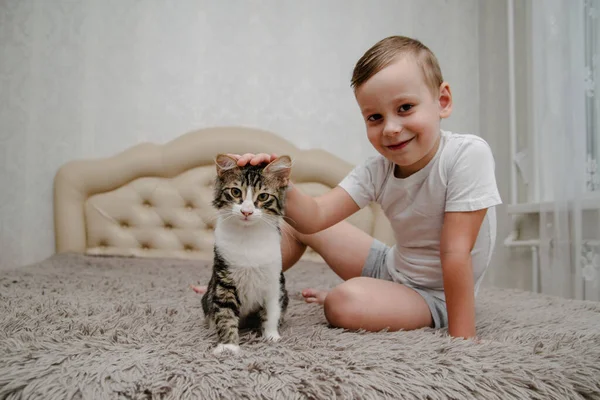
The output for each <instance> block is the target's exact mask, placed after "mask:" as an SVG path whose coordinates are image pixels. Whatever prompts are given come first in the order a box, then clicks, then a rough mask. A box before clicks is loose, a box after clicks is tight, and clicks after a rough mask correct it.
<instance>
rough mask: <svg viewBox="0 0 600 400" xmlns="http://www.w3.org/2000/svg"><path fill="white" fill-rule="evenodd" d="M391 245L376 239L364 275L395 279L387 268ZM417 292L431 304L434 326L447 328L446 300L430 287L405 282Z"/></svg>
mask: <svg viewBox="0 0 600 400" xmlns="http://www.w3.org/2000/svg"><path fill="white" fill-rule="evenodd" d="M388 250H389V247H388V246H387V245H386V244H384V243H382V242H380V241H379V240H377V239H375V240H374V241H373V244H372V245H371V251H370V252H369V256H368V257H367V261H366V262H365V265H364V267H363V270H362V274H361V275H362V276H366V277H370V278H377V279H383V280H386V281H393V279H392V277H391V276H390V273H389V272H388V270H387V266H386V258H387V254H388ZM404 286H407V287H409V288H411V289H413V290H414V291H415V292H417V293H419V294H420V295H421V297H423V299H424V300H425V302H426V303H427V305H428V306H429V311H430V312H431V318H432V319H433V328H446V327H447V326H448V312H447V311H446V302H445V301H444V300H442V299H438V298H437V297H435V296H434V295H433V294H431V293H430V290H429V289H426V288H421V287H415V286H412V285H408V284H404Z"/></svg>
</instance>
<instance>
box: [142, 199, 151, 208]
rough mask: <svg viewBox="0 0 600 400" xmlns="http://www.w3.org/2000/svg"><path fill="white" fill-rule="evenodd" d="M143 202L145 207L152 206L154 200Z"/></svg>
mask: <svg viewBox="0 0 600 400" xmlns="http://www.w3.org/2000/svg"><path fill="white" fill-rule="evenodd" d="M142 204H143V205H144V207H152V202H150V200H144V202H143V203H142Z"/></svg>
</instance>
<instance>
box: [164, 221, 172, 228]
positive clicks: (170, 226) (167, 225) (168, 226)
mask: <svg viewBox="0 0 600 400" xmlns="http://www.w3.org/2000/svg"><path fill="white" fill-rule="evenodd" d="M165 229H173V224H172V223H170V222H165Z"/></svg>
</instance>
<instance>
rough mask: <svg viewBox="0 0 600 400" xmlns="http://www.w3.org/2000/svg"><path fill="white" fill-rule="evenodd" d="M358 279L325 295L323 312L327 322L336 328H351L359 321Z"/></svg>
mask: <svg viewBox="0 0 600 400" xmlns="http://www.w3.org/2000/svg"><path fill="white" fill-rule="evenodd" d="M359 281H360V278H353V279H350V280H348V281H346V282H344V283H342V284H341V285H339V286H337V287H336V288H335V289H333V290H332V291H331V292H329V293H328V294H327V297H326V298H325V303H324V304H323V311H324V312H325V318H327V322H329V323H330V324H331V325H333V326H335V327H338V328H353V327H354V326H355V325H356V324H357V322H359V321H358V320H359V319H360V309H361V302H362V297H363V296H362V289H361V287H360V284H359V283H360V282H359Z"/></svg>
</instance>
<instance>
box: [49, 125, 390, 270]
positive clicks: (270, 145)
mask: <svg viewBox="0 0 600 400" xmlns="http://www.w3.org/2000/svg"><path fill="white" fill-rule="evenodd" d="M247 152H268V153H276V154H279V155H283V154H287V155H289V156H291V157H292V159H293V168H292V180H293V181H294V183H295V184H296V186H298V187H299V188H301V189H302V190H304V191H305V192H306V193H309V194H311V195H318V194H321V193H323V192H325V191H326V190H328V189H329V188H332V187H334V186H335V185H336V184H337V183H339V181H340V180H341V179H342V178H343V177H344V176H345V175H346V174H347V173H348V171H350V169H351V168H352V165H351V164H349V163H347V162H345V161H343V160H341V159H340V158H338V157H336V156H334V155H332V154H330V153H327V152H325V151H322V150H300V149H298V148H296V147H295V146H293V145H292V144H291V143H289V142H287V141H286V140H284V139H282V138H280V137H278V136H276V135H274V134H272V133H270V132H266V131H262V130H257V129H251V128H244V127H219V128H208V129H203V130H199V131H195V132H190V133H187V134H184V135H182V136H180V137H178V138H177V139H175V140H173V141H171V142H169V143H166V144H164V145H158V144H150V143H143V144H139V145H137V146H135V147H132V148H130V149H128V150H125V151H123V152H122V153H119V154H117V155H115V156H113V157H110V158H104V159H93V160H76V161H72V162H69V163H67V164H65V165H64V166H62V167H61V168H60V170H59V171H58V173H57V174H56V177H55V181H54V223H55V238H56V251H57V252H77V253H87V254H96V255H127V256H139V257H167V258H192V259H211V258H212V251H213V235H212V229H213V224H214V218H215V211H214V209H213V208H212V206H211V204H210V203H211V201H212V195H213V192H212V187H213V180H214V177H215V173H216V169H215V166H214V159H215V156H216V155H217V154H218V153H239V154H242V153H247ZM348 220H349V221H350V222H351V223H352V224H354V225H356V226H358V227H359V228H361V229H362V230H364V231H365V232H368V233H370V234H371V235H373V236H375V237H377V238H379V239H380V240H382V241H384V242H386V243H391V241H392V239H393V237H392V234H391V229H390V227H389V223H388V221H387V219H386V218H385V217H384V215H383V214H382V212H381V209H380V208H379V206H377V205H371V206H369V207H367V208H365V209H363V210H361V211H359V212H358V213H357V214H355V215H353V216H351V217H350V218H349V219H348ZM314 256H315V255H314V253H312V254H311V253H310V252H309V253H307V255H306V257H314Z"/></svg>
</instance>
